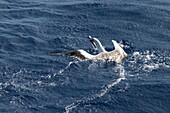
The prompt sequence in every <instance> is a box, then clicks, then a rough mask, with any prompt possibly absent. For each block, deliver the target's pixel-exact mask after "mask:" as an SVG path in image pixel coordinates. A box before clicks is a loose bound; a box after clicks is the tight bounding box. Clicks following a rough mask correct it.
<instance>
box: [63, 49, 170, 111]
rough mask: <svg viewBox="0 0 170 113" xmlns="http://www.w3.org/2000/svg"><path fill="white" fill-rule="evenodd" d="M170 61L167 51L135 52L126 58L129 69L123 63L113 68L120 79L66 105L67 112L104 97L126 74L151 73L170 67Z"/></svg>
mask: <svg viewBox="0 0 170 113" xmlns="http://www.w3.org/2000/svg"><path fill="white" fill-rule="evenodd" d="M169 61H170V56H168V55H167V53H161V52H159V53H157V52H156V51H145V52H134V53H132V55H131V56H129V58H128V59H127V60H126V68H128V70H125V68H124V66H123V65H122V64H116V66H115V67H114V68H113V71H114V72H117V73H118V74H119V78H118V79H116V80H115V81H113V82H112V83H110V84H108V85H106V86H105V87H104V88H103V89H101V90H100V91H99V92H98V93H97V94H94V95H92V96H91V97H87V98H85V99H82V100H78V101H76V102H74V103H72V104H70V105H68V106H66V107H65V113H69V112H70V111H72V110H73V109H75V108H76V107H78V106H79V105H81V104H83V103H86V102H89V101H92V100H95V99H97V98H101V97H103V96H104V95H106V94H107V93H108V92H109V91H110V90H111V88H112V87H114V86H115V85H117V84H119V83H120V82H121V81H122V80H125V79H126V77H125V76H126V75H129V76H131V75H133V76H135V75H139V74H140V73H141V74H142V75H143V74H149V73H150V72H152V71H153V70H155V69H158V68H160V67H163V68H170V62H169ZM69 66H70V64H69V65H68V66H67V67H66V68H65V69H67V68H68V67H69ZM91 66H92V67H94V66H98V65H97V64H96V63H92V64H91V65H89V68H90V69H95V68H91ZM92 71H93V70H92ZM61 72H63V71H61Z"/></svg>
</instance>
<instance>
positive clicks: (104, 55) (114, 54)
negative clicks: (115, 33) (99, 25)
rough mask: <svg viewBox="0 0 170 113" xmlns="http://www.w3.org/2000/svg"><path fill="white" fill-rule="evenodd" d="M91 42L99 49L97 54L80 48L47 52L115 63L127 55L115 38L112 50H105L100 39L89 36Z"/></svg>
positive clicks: (79, 58)
mask: <svg viewBox="0 0 170 113" xmlns="http://www.w3.org/2000/svg"><path fill="white" fill-rule="evenodd" d="M88 38H89V39H91V43H92V44H93V46H94V47H96V48H97V49H98V50H99V54H97V55H92V54H89V53H87V52H86V51H84V50H82V49H78V50H74V51H69V52H63V53H49V54H50V55H68V56H71V57H74V58H76V59H78V60H95V59H105V60H108V61H114V62H116V63H121V62H122V60H123V59H124V58H125V57H127V53H126V52H125V51H124V50H123V49H122V47H121V46H120V44H118V43H117V42H116V41H115V40H112V43H113V45H114V47H115V49H114V50H112V51H109V52H108V51H106V50H105V49H104V47H103V46H102V44H101V43H100V41H99V40H98V39H97V38H91V37H88Z"/></svg>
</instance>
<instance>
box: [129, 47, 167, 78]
mask: <svg viewBox="0 0 170 113" xmlns="http://www.w3.org/2000/svg"><path fill="white" fill-rule="evenodd" d="M169 59H170V57H169V56H168V55H167V53H166V52H159V51H148V50H147V51H144V52H134V53H132V55H131V56H130V57H129V58H128V60H127V65H128V67H130V68H131V70H130V71H131V72H130V73H133V72H134V73H135V74H136V73H137V74H139V73H144V74H145V75H147V74H148V73H150V72H152V71H153V70H156V69H158V68H170V62H169ZM135 74H134V76H135Z"/></svg>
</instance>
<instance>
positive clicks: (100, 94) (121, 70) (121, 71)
mask: <svg viewBox="0 0 170 113" xmlns="http://www.w3.org/2000/svg"><path fill="white" fill-rule="evenodd" d="M113 71H116V72H119V78H118V79H117V80H116V81H113V82H112V83H111V84H108V85H106V87H104V88H103V89H101V90H100V91H99V92H98V93H97V94H94V95H92V96H91V97H89V98H85V99H83V100H78V101H76V102H75V103H72V104H70V105H68V106H66V107H65V113H69V112H70V111H72V110H73V109H74V108H76V107H78V106H79V105H80V104H82V103H86V102H89V101H92V100H95V99H97V98H101V97H103V96H104V95H105V94H106V93H107V92H109V91H110V89H111V88H112V87H113V86H115V85H117V84H118V83H120V82H121V81H122V80H124V79H125V74H126V73H125V69H124V67H123V65H121V64H117V65H116V67H115V68H113Z"/></svg>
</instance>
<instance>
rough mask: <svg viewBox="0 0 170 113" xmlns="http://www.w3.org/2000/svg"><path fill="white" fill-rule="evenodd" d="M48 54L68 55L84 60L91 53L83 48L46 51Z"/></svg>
mask: <svg viewBox="0 0 170 113" xmlns="http://www.w3.org/2000/svg"><path fill="white" fill-rule="evenodd" d="M48 54H49V55H68V56H71V57H74V58H76V59H78V60H86V59H89V57H91V55H90V54H89V53H87V52H86V51H84V50H74V51H69V52H62V53H48Z"/></svg>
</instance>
